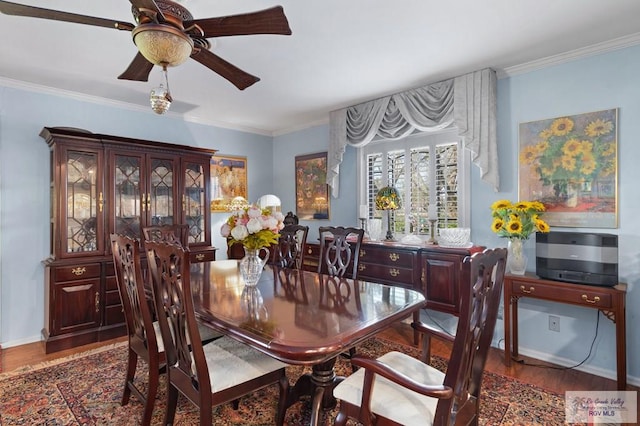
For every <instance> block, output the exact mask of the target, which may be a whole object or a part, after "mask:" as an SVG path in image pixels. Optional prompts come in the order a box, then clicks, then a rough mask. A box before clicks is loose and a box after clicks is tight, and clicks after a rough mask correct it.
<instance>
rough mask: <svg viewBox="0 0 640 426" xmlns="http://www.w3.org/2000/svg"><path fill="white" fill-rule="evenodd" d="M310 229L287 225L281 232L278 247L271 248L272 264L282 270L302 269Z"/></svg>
mask: <svg viewBox="0 0 640 426" xmlns="http://www.w3.org/2000/svg"><path fill="white" fill-rule="evenodd" d="M308 233H309V227H308V226H303V225H285V226H284V228H282V229H281V230H280V238H278V245H276V246H274V247H271V253H272V254H271V263H272V264H274V265H277V266H279V267H281V268H293V269H302V265H303V262H304V254H305V250H304V248H305V245H306V244H307V234H308Z"/></svg>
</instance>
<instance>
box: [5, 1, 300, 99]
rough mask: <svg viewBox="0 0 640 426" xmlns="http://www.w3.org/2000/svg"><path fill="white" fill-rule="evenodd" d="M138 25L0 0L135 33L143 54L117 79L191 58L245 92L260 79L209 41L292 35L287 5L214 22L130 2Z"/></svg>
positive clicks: (169, 4)
mask: <svg viewBox="0 0 640 426" xmlns="http://www.w3.org/2000/svg"><path fill="white" fill-rule="evenodd" d="M130 2H131V12H132V14H133V18H134V19H135V22H136V24H135V25H134V24H131V23H128V22H120V21H116V20H113V19H107V18H97V17H92V16H85V15H79V14H75V13H69V12H62V11H58V10H51V9H43V8H40V7H35V6H28V5H22V4H17V3H11V2H8V1H0V12H2V13H4V14H7V15H16V16H27V17H32V18H41V19H49V20H54V21H65V22H73V23H76V24H85V25H93V26H98V27H107V28H115V29H117V30H123V31H131V33H132V37H133V42H134V43H135V44H136V46H137V47H138V50H139V52H138V54H137V55H136V56H135V57H134V58H133V61H132V62H131V64H129V67H128V68H127V69H126V70H125V71H124V72H123V73H122V74H121V75H120V76H119V77H118V78H119V79H122V80H133V81H147V80H148V78H149V73H150V72H151V69H152V68H153V66H154V65H159V66H161V67H163V69H164V70H165V73H166V68H167V67H168V66H177V65H179V64H181V63H183V62H184V61H186V60H187V59H188V58H189V57H191V58H193V59H195V60H196V61H197V62H199V63H201V64H202V65H204V66H205V67H207V68H209V69H211V70H212V71H213V72H215V73H217V74H219V75H220V76H222V77H223V78H225V79H227V80H229V81H230V82H231V83H233V84H234V85H235V86H236V87H237V88H238V89H240V90H244V89H246V88H247V87H249V86H251V85H252V84H254V83H256V82H258V81H259V80H260V79H259V78H258V77H256V76H254V75H251V74H249V73H247V72H245V71H243V70H241V69H240V68H238V67H236V66H235V65H233V64H231V63H229V62H227V61H225V60H224V59H222V58H221V57H219V56H217V55H216V54H214V53H212V52H211V51H210V50H209V49H210V47H211V44H210V43H209V41H208V40H207V38H211V37H226V36H236V35H252V34H281V35H290V34H291V28H289V22H288V21H287V17H286V16H285V14H284V10H283V8H282V6H275V7H272V8H269V9H265V10H261V11H257V12H252V13H245V14H236V15H229V16H222V17H215V18H204V19H193V16H192V15H191V13H190V12H189V11H188V10H187V9H186V8H185V7H183V6H182V5H180V4H178V3H176V2H174V1H170V0H130ZM165 75H166V74H165Z"/></svg>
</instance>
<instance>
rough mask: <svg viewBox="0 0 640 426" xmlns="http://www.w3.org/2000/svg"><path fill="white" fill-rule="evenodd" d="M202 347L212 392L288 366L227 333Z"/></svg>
mask: <svg viewBox="0 0 640 426" xmlns="http://www.w3.org/2000/svg"><path fill="white" fill-rule="evenodd" d="M203 348H204V356H205V358H206V359H207V366H208V367H209V377H210V379H211V391H212V392H219V391H221V390H224V389H228V388H230V387H232V386H235V385H238V384H240V383H244V382H247V381H249V380H252V379H255V378H256V377H260V376H262V375H264V374H267V373H270V372H272V371H275V370H279V369H281V368H284V367H286V366H287V364H285V363H283V362H280V361H278V360H277V359H275V358H271V357H270V356H268V355H265V354H263V353H262V352H260V351H258V350H257V349H253V348H252V347H250V346H248V345H245V344H244V343H240V342H238V341H237V340H234V339H232V338H231V337H228V336H224V337H221V338H219V339H217V340H214V341H213V342H211V343H208V344H206V345H204V347H203Z"/></svg>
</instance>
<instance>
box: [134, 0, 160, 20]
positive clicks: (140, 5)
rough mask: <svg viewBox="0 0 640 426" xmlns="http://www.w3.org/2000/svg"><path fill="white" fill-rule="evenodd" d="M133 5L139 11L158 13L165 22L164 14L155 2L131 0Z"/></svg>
mask: <svg viewBox="0 0 640 426" xmlns="http://www.w3.org/2000/svg"><path fill="white" fill-rule="evenodd" d="M130 1H131V4H132V5H133V6H134V7H135V8H136V9H138V10H145V9H146V10H149V11H151V12H153V13H157V14H158V16H160V18H161V20H162V21H164V20H165V18H164V14H163V13H162V11H161V10H160V8H158V5H157V4H156V2H155V1H154V0H130Z"/></svg>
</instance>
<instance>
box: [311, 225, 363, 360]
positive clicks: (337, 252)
mask: <svg viewBox="0 0 640 426" xmlns="http://www.w3.org/2000/svg"><path fill="white" fill-rule="evenodd" d="M318 231H319V233H320V256H319V261H318V272H319V273H323V274H327V275H331V276H333V277H339V278H343V277H345V276H346V275H350V276H348V278H352V279H354V280H355V279H356V276H357V275H358V261H359V259H360V246H361V245H362V239H363V238H364V229H362V228H349V227H347V228H345V227H342V226H321V227H320V228H319V229H318ZM355 354H356V349H355V348H350V349H349V353H348V354H347V353H345V354H343V355H344V356H345V357H346V358H349V359H351V357H353V356H354V355H355ZM351 368H352V370H353V371H354V372H355V371H356V370H357V367H356V366H355V365H353V364H351Z"/></svg>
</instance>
